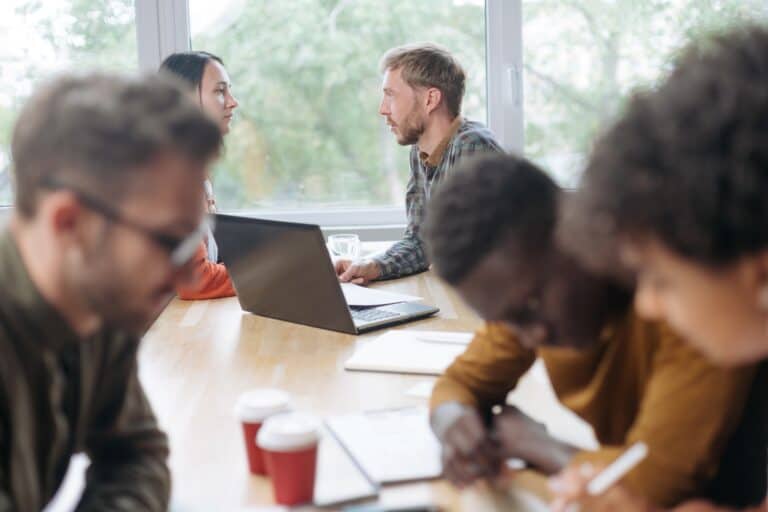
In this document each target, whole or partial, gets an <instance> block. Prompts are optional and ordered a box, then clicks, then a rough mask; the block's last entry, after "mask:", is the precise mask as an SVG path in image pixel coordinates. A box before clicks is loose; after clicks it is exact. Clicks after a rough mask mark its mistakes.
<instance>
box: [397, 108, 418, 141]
mask: <svg viewBox="0 0 768 512" xmlns="http://www.w3.org/2000/svg"><path fill="white" fill-rule="evenodd" d="M424 124H425V123H424V119H423V118H422V117H421V116H420V115H419V113H418V111H417V110H416V108H415V105H414V108H413V109H412V110H411V111H410V113H409V114H408V115H407V116H406V118H405V119H404V120H403V122H402V123H400V125H399V128H400V136H399V137H398V138H397V143H398V144H400V145H401V146H412V145H414V144H416V143H417V142H419V138H420V137H421V135H422V134H423V133H424V130H425V126H424Z"/></svg>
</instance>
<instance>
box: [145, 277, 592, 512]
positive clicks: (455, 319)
mask: <svg viewBox="0 0 768 512" xmlns="http://www.w3.org/2000/svg"><path fill="white" fill-rule="evenodd" d="M376 287H377V288H381V289H384V290H390V291H396V292H402V293H408V294H414V295H419V296H421V297H424V298H425V301H426V302H428V303H431V304H435V305H437V306H438V307H439V308H440V310H441V311H440V313H439V314H438V315H437V316H436V317H434V318H431V319H427V320H422V321H418V322H413V323H409V324H405V325H403V326H398V327H396V328H417V329H430V330H450V331H459V330H460V331H467V330H473V329H474V328H476V327H477V326H478V325H479V324H480V321H479V320H478V318H477V317H476V316H475V315H474V314H473V313H472V312H471V311H470V310H468V308H467V307H466V306H465V305H464V304H463V303H462V302H461V301H460V300H459V299H458V298H457V296H456V295H455V294H454V293H453V291H452V290H450V288H449V287H447V286H446V285H445V284H443V283H441V282H440V281H439V280H438V279H437V278H436V277H435V276H433V275H431V274H430V273H424V274H420V275H416V276H412V277H409V278H406V279H400V280H397V281H392V282H387V283H380V284H376ZM379 334H380V332H374V333H370V334H366V335H362V336H352V335H347V334H341V333H335V332H331V331H324V330H320V329H315V328H311V327H305V326H301V325H296V324H291V323H287V322H282V321H278V320H272V319H267V318H263V317H259V316H255V315H252V314H250V313H247V312H243V311H241V309H240V306H239V303H238V302H237V299H236V298H231V299H219V300H211V301H194V302H187V301H180V300H177V299H176V300H174V301H173V302H172V303H171V304H169V306H168V308H167V309H166V311H165V312H164V313H163V314H162V315H161V317H160V318H159V319H158V321H157V322H156V323H155V325H154V326H153V327H152V329H151V330H150V331H149V332H148V333H147V335H146V337H145V340H144V342H143V345H142V348H141V352H140V372H141V379H142V382H143V384H144V387H145V389H146V392H147V395H148V396H149V398H150V401H151V402H152V404H153V406H154V408H155V411H156V413H157V415H158V418H159V420H160V423H161V425H162V427H163V428H164V429H165V430H166V432H167V433H168V435H169V437H170V440H171V450H172V455H171V470H172V473H173V486H174V495H173V501H174V509H177V510H243V509H249V508H253V510H258V509H259V507H260V506H266V505H270V504H272V503H273V502H272V495H271V488H270V486H269V481H268V480H266V479H263V478H260V477H252V476H251V475H250V474H249V473H248V470H247V465H246V458H245V452H244V447H243V440H242V434H241V430H240V425H239V423H238V422H237V420H236V418H235V417H234V415H233V407H234V404H235V401H236V400H237V397H238V395H239V394H240V393H241V392H243V391H245V390H248V389H251V388H257V387H278V388H281V389H285V390H287V391H289V392H290V393H292V394H293V397H294V404H295V406H296V409H297V410H302V411H306V412H309V413H312V414H316V415H318V416H321V417H323V416H327V415H333V414H340V413H350V412H358V411H363V410H370V409H381V408H388V407H400V406H409V405H423V404H425V403H426V399H425V398H417V397H412V396H408V395H406V391H407V390H409V389H410V388H412V387H413V386H414V385H416V384H419V383H421V382H425V381H426V382H430V381H432V380H433V378H431V377H423V376H413V375H397V374H384V373H368V372H350V371H345V370H344V368H343V365H344V362H345V360H346V359H347V358H349V357H350V356H351V355H352V353H353V352H354V350H355V347H356V346H358V345H360V344H364V343H367V342H369V341H370V340H372V339H374V338H375V337H376V336H378V335H379ZM542 375H543V376H542ZM513 401H515V402H516V403H519V404H521V405H522V406H523V408H524V409H525V410H526V411H527V412H529V413H530V414H532V415H534V416H535V417H537V419H539V420H543V421H545V422H547V423H548V424H549V425H550V428H553V429H554V430H559V431H560V433H561V437H569V438H570V440H572V441H574V442H580V444H582V445H584V446H588V444H589V440H588V436H589V432H588V428H587V429H586V430H585V427H584V425H583V424H580V422H579V421H578V420H575V419H574V417H572V415H571V416H569V413H567V412H565V411H564V410H563V408H562V407H561V406H560V405H559V404H558V403H557V402H556V400H555V399H554V396H553V394H552V391H551V388H550V387H549V386H548V383H547V382H546V376H545V372H541V373H540V374H539V375H538V376H536V375H533V376H530V375H529V376H528V377H526V378H525V379H524V380H523V382H521V384H520V385H519V386H518V389H517V390H516V391H515V393H514V394H513ZM585 439H587V440H586V441H585ZM514 482H515V483H514V484H513V485H512V486H511V488H512V489H513V491H511V492H504V493H500V492H497V491H490V490H489V489H488V488H487V487H486V486H483V485H479V486H476V487H473V488H470V489H468V490H464V491H461V492H459V491H457V490H455V489H453V488H452V487H451V486H450V485H449V484H447V483H446V482H444V481H433V482H423V483H415V484H409V485H404V486H392V487H385V489H384V490H383V492H382V494H381V496H382V500H383V501H389V502H394V501H399V500H405V501H409V500H412V499H421V498H424V499H429V500H431V501H434V502H436V503H438V504H440V505H441V506H442V507H444V509H445V510H457V511H458V510H462V511H477V510H536V509H538V510H542V508H541V507H540V506H539V507H537V506H536V503H537V502H538V505H542V504H543V502H541V501H540V500H537V499H534V496H533V494H538V495H541V494H542V493H543V488H544V487H543V479H542V478H540V477H538V476H536V475H533V474H528V473H527V472H524V473H523V474H522V475H520V476H519V477H518V478H516V479H515V480H514ZM531 492H533V494H531Z"/></svg>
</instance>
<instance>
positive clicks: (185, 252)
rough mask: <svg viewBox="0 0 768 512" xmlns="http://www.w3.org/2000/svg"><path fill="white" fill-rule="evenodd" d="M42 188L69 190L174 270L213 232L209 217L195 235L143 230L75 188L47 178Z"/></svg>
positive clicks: (145, 227) (100, 201)
mask: <svg viewBox="0 0 768 512" xmlns="http://www.w3.org/2000/svg"><path fill="white" fill-rule="evenodd" d="M43 186H45V187H46V188H48V189H51V190H68V191H70V192H72V193H73V194H75V196H77V198H78V200H79V201H80V202H81V203H83V204H84V205H85V206H87V207H88V208H90V209H91V210H93V211H95V212H97V213H99V214H101V215H102V216H103V217H104V218H106V219H109V220H110V221H112V222H116V223H119V224H122V225H123V226H126V227H128V228H130V229H132V230H134V231H136V232H138V233H141V234H142V235H144V236H146V237H147V238H149V239H150V240H152V241H153V242H154V243H155V244H156V245H158V246H159V247H161V248H162V249H163V250H164V251H165V252H167V253H168V255H169V257H170V260H171V265H173V266H174V267H176V268H180V267H183V266H184V265H186V264H187V263H189V261H190V260H191V259H192V257H193V256H194V255H195V251H196V250H197V247H198V246H199V245H200V242H202V241H203V240H204V239H205V236H206V234H207V233H212V232H213V219H212V217H210V216H209V215H205V216H204V217H203V220H202V221H201V222H200V225H199V226H197V228H195V230H194V231H192V232H191V233H189V234H188V235H186V236H183V237H180V236H176V235H170V234H168V233H163V232H161V231H158V230H156V229H153V228H149V227H147V226H142V225H141V224H140V223H138V222H136V221H134V220H131V219H129V218H127V217H125V216H124V215H123V214H121V213H120V212H119V210H117V209H115V208H113V207H112V206H110V205H109V204H107V203H106V202H105V201H102V200H101V199H98V198H97V197H95V196H92V195H90V194H88V193H86V192H83V191H82V190H80V189H78V188H76V187H72V186H70V185H65V184H63V183H58V182H56V181H55V180H53V179H50V178H49V179H48V180H46V181H45V182H44V183H43Z"/></svg>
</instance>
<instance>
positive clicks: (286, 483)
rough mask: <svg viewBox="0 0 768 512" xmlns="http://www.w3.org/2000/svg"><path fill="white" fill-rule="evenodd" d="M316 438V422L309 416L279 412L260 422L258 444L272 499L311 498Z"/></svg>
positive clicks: (297, 501)
mask: <svg viewBox="0 0 768 512" xmlns="http://www.w3.org/2000/svg"><path fill="white" fill-rule="evenodd" d="M318 440H319V431H318V423H317V421H316V420H315V419H314V418H313V417H311V416H307V415H305V414H296V413H291V414H279V415H276V416H272V417H271V418H269V419H268V420H266V421H265V422H264V425H263V427H262V428H261V430H260V431H259V434H258V445H259V447H260V448H261V449H262V451H263V454H264V462H265V463H266V466H267V473H268V474H269V476H270V477H271V478H272V491H273V493H274V495H275V502H277V503H279V504H280V505H298V504H301V503H308V502H311V501H312V497H313V495H314V490H315V472H316V468H317V445H318Z"/></svg>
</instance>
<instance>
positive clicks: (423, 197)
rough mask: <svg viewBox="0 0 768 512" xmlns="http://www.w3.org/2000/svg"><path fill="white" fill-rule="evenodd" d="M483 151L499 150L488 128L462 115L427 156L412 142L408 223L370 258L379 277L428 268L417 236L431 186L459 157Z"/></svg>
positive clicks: (408, 273)
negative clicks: (392, 241)
mask: <svg viewBox="0 0 768 512" xmlns="http://www.w3.org/2000/svg"><path fill="white" fill-rule="evenodd" d="M486 151H494V152H503V150H502V149H501V146H500V145H499V143H498V142H496V139H495V138H494V135H493V133H492V132H491V131H490V130H489V129H488V128H486V127H485V126H483V125H482V124H480V123H477V122H475V121H468V120H465V119H462V118H457V119H456V121H455V127H454V129H453V130H452V131H451V134H450V135H449V136H448V137H447V138H446V139H445V140H444V141H443V142H442V143H441V144H439V145H438V147H437V148H436V149H435V151H433V153H432V154H431V155H429V157H427V155H425V154H423V153H421V154H420V153H419V149H418V146H416V145H415V144H414V145H413V147H412V148H411V156H410V164H411V178H410V180H409V181H408V190H407V191H406V195H405V208H406V215H407V217H408V226H407V227H406V230H405V234H404V236H403V238H402V240H400V241H399V242H396V243H395V244H394V245H392V247H390V248H389V249H388V250H387V251H386V252H384V253H383V254H381V255H378V256H374V257H373V258H372V259H373V260H374V261H375V262H376V263H378V264H379V267H380V269H381V276H380V277H379V279H394V278H397V277H403V276H407V275H410V274H415V273H417V272H423V271H424V270H427V269H428V268H429V261H428V260H427V255H426V251H425V250H424V242H423V241H422V240H421V238H420V237H419V231H420V230H421V225H422V223H423V221H424V214H425V213H426V206H427V201H429V197H430V195H431V194H432V192H433V190H434V187H435V186H437V185H438V184H439V183H440V182H441V181H443V180H444V179H445V178H446V176H448V174H449V173H450V172H451V170H452V169H453V168H454V167H455V166H456V164H457V163H459V161H460V160H461V159H463V158H466V157H468V156H472V155H474V154H478V153H482V152H486Z"/></svg>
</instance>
